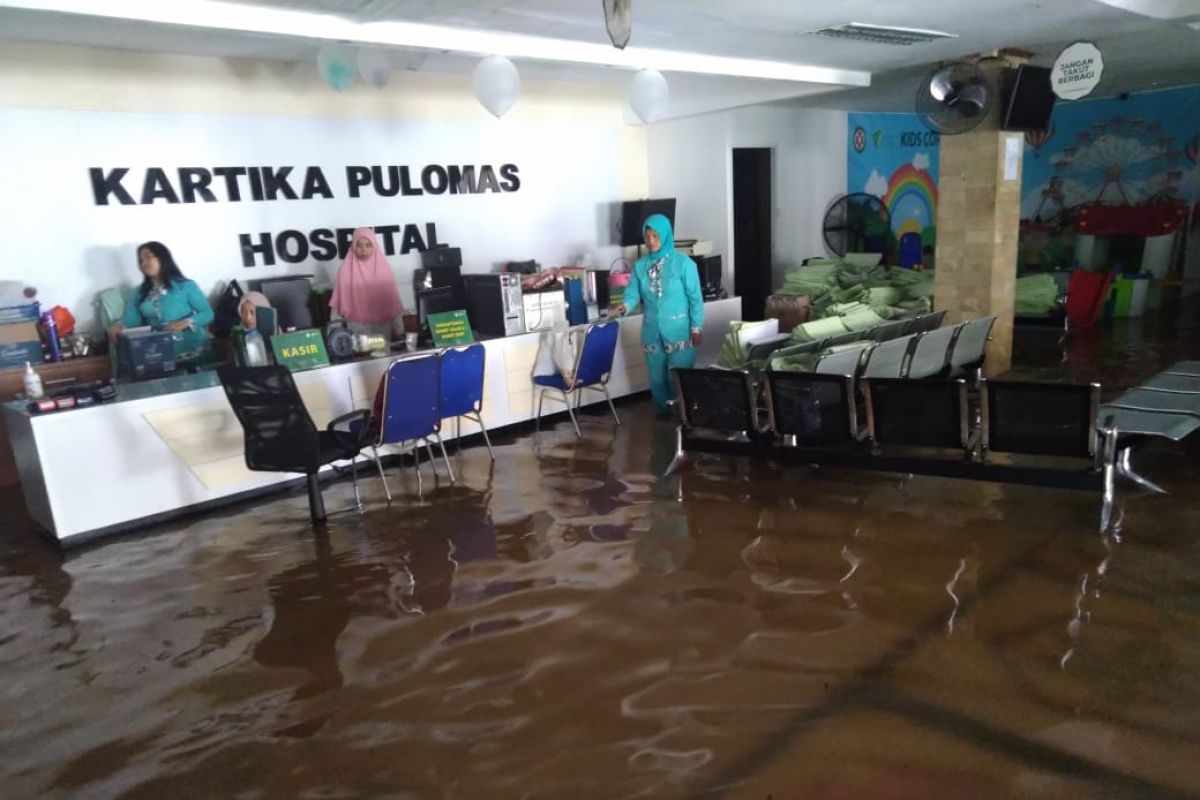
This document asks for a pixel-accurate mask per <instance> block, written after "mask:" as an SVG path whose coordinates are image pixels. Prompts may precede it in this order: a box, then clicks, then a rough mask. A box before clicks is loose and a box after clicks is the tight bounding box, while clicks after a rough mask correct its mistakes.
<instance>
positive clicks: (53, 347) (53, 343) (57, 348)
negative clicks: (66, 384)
mask: <svg viewBox="0 0 1200 800" xmlns="http://www.w3.org/2000/svg"><path fill="white" fill-rule="evenodd" d="M42 324H43V325H45V326H46V338H47V339H48V340H50V358H51V360H53V361H62V345H61V343H60V342H59V341H58V323H57V322H55V321H54V312H53V311H47V312H46V313H45V314H42Z"/></svg>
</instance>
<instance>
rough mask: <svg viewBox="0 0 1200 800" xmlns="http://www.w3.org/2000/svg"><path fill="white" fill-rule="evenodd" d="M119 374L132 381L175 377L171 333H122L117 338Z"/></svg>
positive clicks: (173, 344)
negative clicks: (167, 376)
mask: <svg viewBox="0 0 1200 800" xmlns="http://www.w3.org/2000/svg"><path fill="white" fill-rule="evenodd" d="M117 364H118V372H119V373H120V374H121V375H124V376H126V377H129V378H133V379H134V380H145V379H147V378H161V377H163V376H164V375H173V374H174V373H175V337H174V336H173V335H172V334H171V332H170V331H124V332H122V333H121V335H120V336H119V337H117Z"/></svg>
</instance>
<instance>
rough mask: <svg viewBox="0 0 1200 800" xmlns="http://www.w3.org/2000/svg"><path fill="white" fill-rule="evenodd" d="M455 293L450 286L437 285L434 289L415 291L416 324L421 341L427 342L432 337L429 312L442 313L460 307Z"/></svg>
mask: <svg viewBox="0 0 1200 800" xmlns="http://www.w3.org/2000/svg"><path fill="white" fill-rule="evenodd" d="M457 295H458V293H457V292H455V291H454V288H453V287H451V286H439V287H438V288H436V289H422V290H420V291H418V292H417V325H418V326H419V328H420V334H421V340H422V341H424V342H428V341H429V340H430V339H431V338H432V337H431V335H430V331H429V315H430V314H442V313H444V312H446V311H457V310H459V309H460V308H462V306H461V305H459V303H458V296H457Z"/></svg>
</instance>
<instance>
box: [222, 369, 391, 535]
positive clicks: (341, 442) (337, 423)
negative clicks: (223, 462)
mask: <svg viewBox="0 0 1200 800" xmlns="http://www.w3.org/2000/svg"><path fill="white" fill-rule="evenodd" d="M217 374H218V375H219V376H220V378H221V385H222V386H223V387H224V388H225V396H226V397H227V398H229V405H230V406H232V407H233V413H234V414H236V415H237V418H238V422H240V423H241V424H242V431H243V432H244V433H245V437H246V466H247V467H249V468H250V469H252V470H255V471H258V472H296V473H301V474H303V475H306V476H307V477H308V509H309V512H310V514H311V516H312V520H313V522H321V521H323V520H324V519H325V500H324V498H323V497H322V496H321V484H320V481H319V480H318V478H317V473H318V471H319V470H320V469H321V467H323V466H325V465H327V464H331V463H333V462H334V461H344V460H346V459H350V468H351V475H352V476H353V480H354V499H355V502H356V504H357V505H358V507H359V508H361V507H362V498H361V496H360V495H359V492H358V470H357V463H356V460H357V458H358V454H359V452H360V451H361V450H362V449H363V448H364V447H367V446H369V445H370V434H369V432H368V427H369V426H368V424H367V423H368V420H369V419H370V416H371V412H370V411H368V410H366V409H363V410H360V411H352V412H350V413H349V414H344V415H342V416H340V417H338V418H337V419H335V420H333V421H332V422H330V423H329V425H328V427H327V428H326V429H325V430H323V431H321V430H318V429H317V426H316V424H315V423H314V422H313V420H312V417H311V416H309V413H308V409H307V408H305V407H304V399H303V398H301V397H300V392H299V391H298V390H297V389H296V382H295V381H294V380H292V374H291V372H289V371H288V369H287V367H283V366H278V365H275V366H266V367H235V366H232V365H229V364H226V365H223V366H221V367H220V368H218V370H217Z"/></svg>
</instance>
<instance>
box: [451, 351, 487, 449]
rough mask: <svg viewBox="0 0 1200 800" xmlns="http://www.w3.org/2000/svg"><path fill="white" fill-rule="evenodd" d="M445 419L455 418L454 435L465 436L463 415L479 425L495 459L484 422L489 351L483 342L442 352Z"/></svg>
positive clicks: (455, 436) (456, 437)
mask: <svg viewBox="0 0 1200 800" xmlns="http://www.w3.org/2000/svg"><path fill="white" fill-rule="evenodd" d="M441 360H442V373H441V385H442V389H441V392H442V419H450V418H451V417H453V418H454V438H455V439H459V438H461V436H462V418H463V417H466V418H467V419H469V420H471V421H472V422H474V423H476V424H477V425H479V430H480V431H481V432H482V433H483V441H484V443H485V444H486V445H487V449H488V453H489V454H490V455H491V457H492V461H495V460H496V453H495V451H493V450H492V440H491V439H489V438H488V432H487V427H486V426H485V425H484V424H483V416H482V413H481V412H482V411H483V370H484V364H485V362H486V360H487V350H485V349H484V347H483V345H481V344H473V345H470V346H469V347H461V348H457V349H451V350H445V351H443V352H442V357H441Z"/></svg>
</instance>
